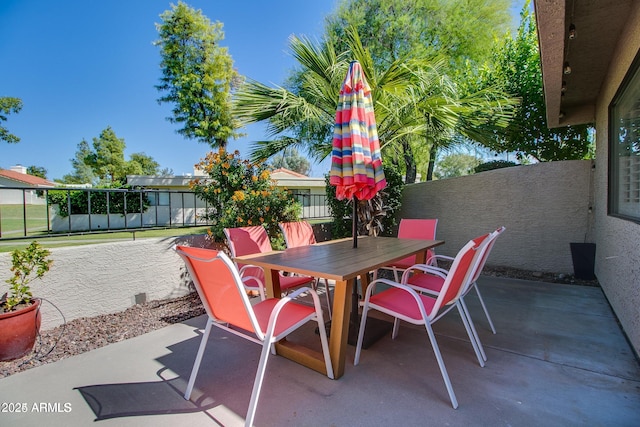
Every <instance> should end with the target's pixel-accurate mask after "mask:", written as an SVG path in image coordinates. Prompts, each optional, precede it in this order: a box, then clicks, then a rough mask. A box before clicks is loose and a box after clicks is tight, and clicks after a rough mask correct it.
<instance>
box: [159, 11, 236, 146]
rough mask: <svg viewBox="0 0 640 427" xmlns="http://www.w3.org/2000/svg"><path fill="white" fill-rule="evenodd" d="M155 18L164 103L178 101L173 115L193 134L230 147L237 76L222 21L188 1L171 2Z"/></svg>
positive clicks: (185, 132)
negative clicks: (158, 20) (211, 18)
mask: <svg viewBox="0 0 640 427" xmlns="http://www.w3.org/2000/svg"><path fill="white" fill-rule="evenodd" d="M160 17H161V18H162V21H163V22H162V24H156V27H157V30H158V32H159V35H160V39H159V40H157V41H156V42H155V44H156V45H157V46H160V55H161V58H162V60H161V63H160V67H161V68H162V77H161V78H160V84H159V85H157V86H156V89H158V91H159V92H161V93H163V94H164V95H163V96H161V97H160V98H159V99H158V102H159V103H162V102H167V103H170V104H173V110H172V112H173V116H172V117H169V118H168V120H169V121H170V122H172V123H178V124H179V125H181V126H182V127H181V128H180V129H179V130H178V131H177V132H178V133H179V134H181V135H183V136H185V137H186V138H189V139H195V140H197V141H199V142H204V143H206V144H209V145H210V146H211V147H225V146H226V145H227V141H228V139H229V138H230V137H234V136H236V135H235V133H234V129H235V124H234V122H233V118H232V115H231V111H230V108H231V106H230V103H231V97H230V93H231V88H232V83H234V81H236V80H238V78H239V77H238V74H237V73H236V71H235V70H234V69H233V61H232V59H231V56H230V55H229V53H228V52H227V48H225V47H222V46H220V42H221V41H222V40H223V39H224V32H223V30H222V27H223V25H222V23H220V22H216V23H214V24H212V23H211V21H209V19H208V18H207V17H206V16H204V15H203V14H202V11H201V10H197V11H196V10H195V9H193V8H191V7H189V6H188V5H186V4H185V3H183V2H179V3H178V5H177V6H176V5H172V8H171V10H167V11H165V12H164V13H162V14H161V15H160Z"/></svg>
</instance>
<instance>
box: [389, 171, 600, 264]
mask: <svg viewBox="0 0 640 427" xmlns="http://www.w3.org/2000/svg"><path fill="white" fill-rule="evenodd" d="M592 166H593V163H592V162H591V161H588V160H575V161H564V162H549V163H538V164H533V165H528V166H516V167H511V168H504V169H497V170H493V171H486V172H481V173H478V174H475V175H469V176H463V177H458V178H450V179H444V180H439V181H430V182H424V183H418V184H412V185H408V186H406V187H405V190H404V193H403V198H402V209H401V211H400V214H399V217H400V218H438V228H437V233H436V237H437V238H438V239H443V240H445V241H446V243H445V245H443V246H441V247H439V248H438V249H437V252H438V253H440V254H444V255H450V256H454V255H455V254H456V253H457V251H458V250H459V249H460V248H461V247H462V246H464V244H465V243H466V242H467V241H469V240H470V239H471V238H473V237H476V236H478V235H481V234H484V233H487V232H490V231H493V230H494V229H496V228H497V227H498V226H501V225H504V226H506V227H507V231H506V232H505V233H504V234H503V235H502V236H501V237H500V238H499V240H498V241H497V242H496V245H495V247H494V249H493V252H492V253H491V257H490V258H489V260H488V264H489V265H496V266H508V267H514V268H520V269H526V270H535V271H543V272H554V273H573V264H572V260H571V252H570V246H569V243H570V242H593V240H592V234H593V233H592V222H593V213H592V212H593V209H590V207H592V201H591V194H592V190H591V186H592V175H593V168H592Z"/></svg>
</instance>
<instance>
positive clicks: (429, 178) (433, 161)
mask: <svg viewBox="0 0 640 427" xmlns="http://www.w3.org/2000/svg"><path fill="white" fill-rule="evenodd" d="M437 154H438V148H437V147H436V145H435V144H431V149H430V150H429V166H428V167H427V181H432V180H433V169H434V168H435V166H436V155H437Z"/></svg>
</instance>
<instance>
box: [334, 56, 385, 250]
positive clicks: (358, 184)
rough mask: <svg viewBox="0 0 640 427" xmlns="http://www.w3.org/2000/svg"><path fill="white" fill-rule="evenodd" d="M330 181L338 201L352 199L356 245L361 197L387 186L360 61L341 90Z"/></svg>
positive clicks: (352, 69)
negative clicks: (358, 208) (358, 206)
mask: <svg viewBox="0 0 640 427" xmlns="http://www.w3.org/2000/svg"><path fill="white" fill-rule="evenodd" d="M329 183H330V184H331V185H333V186H335V187H336V198H337V199H338V200H345V199H352V200H353V246H354V247H357V246H358V240H357V217H358V216H357V204H358V200H369V199H371V198H373V197H374V196H375V195H376V194H377V193H378V191H380V190H382V189H383V188H384V187H385V186H386V185H387V182H386V180H385V177H384V170H383V168H382V157H381V155H380V142H379V141H378V130H377V128H376V119H375V114H374V111H373V100H372V97H371V88H370V87H369V84H368V83H367V80H366V78H365V76H364V72H363V70H362V66H361V65H360V63H359V62H358V61H353V62H352V63H351V64H350V65H349V71H348V72H347V76H346V77H345V79H344V82H343V83H342V87H341V89H340V97H339V98H338V107H337V109H336V121H335V125H334V131H333V150H332V154H331V171H330V174H329Z"/></svg>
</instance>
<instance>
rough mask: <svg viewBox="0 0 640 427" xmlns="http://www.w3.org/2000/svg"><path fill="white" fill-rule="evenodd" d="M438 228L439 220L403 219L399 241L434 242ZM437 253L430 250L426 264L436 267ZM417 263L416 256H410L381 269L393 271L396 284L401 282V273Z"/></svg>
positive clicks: (399, 229) (399, 231)
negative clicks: (435, 257)
mask: <svg viewBox="0 0 640 427" xmlns="http://www.w3.org/2000/svg"><path fill="white" fill-rule="evenodd" d="M437 226H438V220H437V219H410V218H402V219H401V220H400V225H399V227H398V238H399V239H425V240H433V239H435V238H436V227H437ZM434 256H435V251H434V250H433V249H429V250H428V251H427V258H426V263H427V264H430V265H435V261H434V258H433V257H434ZM415 263H416V257H415V255H412V256H408V257H406V258H403V259H401V260H399V261H395V262H394V263H393V264H389V265H386V266H384V267H381V268H383V269H386V270H392V271H393V277H394V278H395V280H396V282H399V281H400V279H399V277H398V272H399V271H404V270H406V269H407V268H409V267H411V266H412V265H414V264H415Z"/></svg>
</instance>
